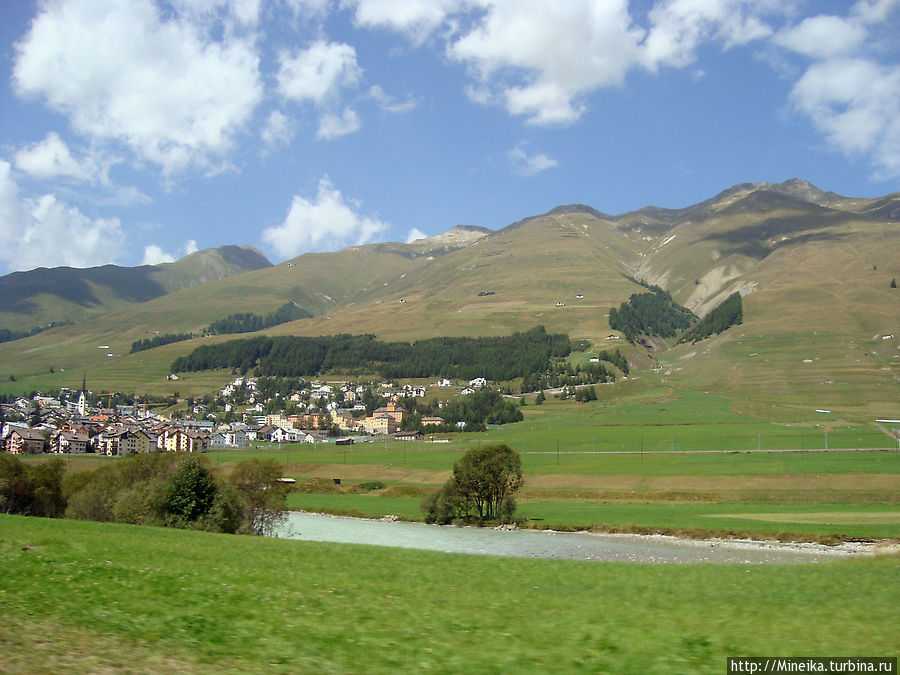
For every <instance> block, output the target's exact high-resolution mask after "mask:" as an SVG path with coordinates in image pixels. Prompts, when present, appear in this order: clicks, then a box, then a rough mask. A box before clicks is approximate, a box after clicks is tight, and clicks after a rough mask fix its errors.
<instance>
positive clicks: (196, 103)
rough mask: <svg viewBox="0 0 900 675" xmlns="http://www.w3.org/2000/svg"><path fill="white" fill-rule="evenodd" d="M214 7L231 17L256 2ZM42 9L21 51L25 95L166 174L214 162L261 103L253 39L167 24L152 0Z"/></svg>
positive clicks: (19, 80)
mask: <svg viewBox="0 0 900 675" xmlns="http://www.w3.org/2000/svg"><path fill="white" fill-rule="evenodd" d="M208 4H209V5H210V6H216V8H217V9H218V10H219V11H231V12H234V11H238V9H239V8H241V11H243V8H246V7H250V6H251V5H252V3H250V4H246V3H241V2H234V3H226V2H222V3H215V2H211V3H208ZM188 5H190V3H185V6H188ZM39 8H40V9H39V12H38V15H37V16H36V18H35V19H34V21H33V22H32V24H31V28H30V30H29V32H28V33H27V34H26V35H25V37H24V38H23V39H22V41H21V42H19V43H18V44H17V45H16V56H15V63H14V65H13V74H12V82H13V86H14V88H15V91H16V93H17V94H18V95H19V96H21V97H25V98H34V99H41V100H43V101H44V102H45V103H46V105H47V106H48V107H49V108H50V109H52V110H54V111H56V112H58V113H60V114H62V115H65V116H66V117H67V118H68V120H69V122H70V124H71V126H72V128H73V129H74V130H75V131H76V132H77V133H79V134H82V135H84V136H87V137H89V138H91V139H94V140H98V141H104V142H107V141H108V142H118V143H122V144H124V145H125V146H127V147H128V148H130V149H131V150H132V151H133V152H134V153H135V154H136V155H137V157H138V158H140V159H143V160H147V161H150V162H153V163H155V164H157V165H159V166H160V167H161V168H162V170H163V172H164V174H166V175H169V174H173V173H176V172H179V171H181V170H184V169H186V168H188V167H190V166H201V167H210V166H212V165H214V164H215V163H216V162H217V161H219V159H220V157H221V156H222V155H224V154H225V153H227V152H228V151H229V150H230V148H231V147H232V143H233V138H234V136H235V134H236V133H237V132H238V131H239V130H240V129H241V128H242V127H243V126H244V125H245V124H246V122H247V121H248V120H249V119H250V118H251V115H252V113H253V110H254V109H255V108H256V106H257V104H258V103H259V101H260V100H261V97H262V85H261V82H260V75H259V58H258V56H257V54H256V51H255V47H254V44H253V42H252V40H253V38H252V36H248V37H243V38H242V37H238V36H237V35H234V34H232V33H230V32H226V36H225V37H224V38H223V39H221V40H216V39H214V38H213V37H211V31H209V30H207V28H208V26H198V25H197V24H196V23H195V22H194V21H193V20H192V18H193V17H194V14H196V13H192V14H190V15H184V14H179V13H176V14H175V15H174V16H171V17H163V16H162V15H161V13H160V10H159V9H158V8H157V7H156V5H155V4H154V3H153V2H151V1H150V0H134V1H133V2H120V1H119V0H95V1H94V2H89V3H85V2H78V1H76V0H49V1H48V2H44V3H41V4H40V5H39ZM251 9H252V7H251ZM250 14H252V12H251V11H250V10H247V13H246V15H245V14H243V13H241V14H240V16H242V17H243V18H244V20H247V21H249V20H250V19H251V17H250ZM237 23H240V22H237V21H236V22H234V25H236V24H237Z"/></svg>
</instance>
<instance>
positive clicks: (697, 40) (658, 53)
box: [641, 0, 785, 70]
mask: <svg viewBox="0 0 900 675" xmlns="http://www.w3.org/2000/svg"><path fill="white" fill-rule="evenodd" d="M784 9H785V5H784V3H783V2H780V1H779V2H775V1H773V0H754V1H752V2H751V1H748V0H704V1H703V2H697V1H696V0H667V1H666V2H660V3H658V4H656V5H655V6H654V7H653V9H652V10H651V11H650V30H649V32H648V34H647V38H646V40H645V41H644V44H643V50H642V54H641V62H642V64H643V65H644V66H646V67H647V68H649V69H651V70H656V69H657V68H658V67H659V66H661V65H663V66H673V67H679V68H680V67H683V66H686V65H688V64H690V63H692V62H693V61H694V59H695V58H696V54H695V52H696V50H697V47H699V46H700V45H701V44H703V43H705V42H708V41H710V40H717V41H719V42H721V43H722V44H723V45H724V46H725V47H726V48H730V47H734V46H737V45H743V44H747V43H748V42H752V41H754V40H760V39H762V38H765V37H768V36H769V35H771V34H772V32H773V29H772V28H771V26H770V25H769V24H768V23H767V22H766V20H765V17H766V16H767V15H768V14H770V13H773V12H779V11H784Z"/></svg>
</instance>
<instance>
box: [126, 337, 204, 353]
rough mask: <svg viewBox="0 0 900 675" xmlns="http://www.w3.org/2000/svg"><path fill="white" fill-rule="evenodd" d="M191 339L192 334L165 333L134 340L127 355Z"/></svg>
mask: <svg viewBox="0 0 900 675" xmlns="http://www.w3.org/2000/svg"><path fill="white" fill-rule="evenodd" d="M192 337H194V334H193V333H165V334H163V335H154V336H153V337H152V338H141V339H140V340H135V341H134V342H132V343H131V351H130V352H128V353H129V354H134V353H135V352H142V351H144V350H146V349H153V348H155V347H162V346H163V345H170V344H172V343H173V342H184V341H185V340H190V339H191V338H192Z"/></svg>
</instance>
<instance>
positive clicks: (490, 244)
mask: <svg viewBox="0 0 900 675" xmlns="http://www.w3.org/2000/svg"><path fill="white" fill-rule="evenodd" d="M771 185H772V184H766V183H760V184H739V185H737V186H733V187H732V188H729V189H727V190H724V191H722V192H720V193H719V194H718V195H716V196H714V197H712V198H710V199H708V200H705V201H704V202H700V203H699V204H695V205H692V206H688V207H685V208H682V209H677V210H670V211H668V212H667V213H665V214H663V215H664V216H665V220H663V219H662V218H653V217H651V216H652V213H653V212H652V211H646V210H645V211H644V213H643V215H642V216H638V217H634V214H635V213H637V212H631V213H630V214H624V215H623V216H618V217H612V218H611V219H607V218H599V217H598V216H597V215H596V214H599V215H606V214H603V213H602V212H600V211H597V210H596V209H592V208H591V207H581V206H577V205H575V206H573V205H568V206H561V207H557V208H555V209H552V210H551V211H549V212H547V213H544V214H541V215H537V216H532V217H529V218H524V219H522V220H521V221H518V222H517V223H513V224H512V225H510V226H507V227H505V228H502V229H499V230H496V231H490V230H485V229H484V228H477V227H474V226H464V227H463V229H456V228H451V230H448V232H452V231H453V230H454V229H456V232H455V233H454V235H453V236H450V237H444V236H443V235H444V234H446V233H442V234H441V235H435V236H434V237H428V238H425V239H423V240H417V241H414V242H410V243H397V242H393V243H391V242H388V243H377V244H368V245H361V246H354V247H350V248H347V249H343V250H341V251H335V252H327V253H307V254H303V255H301V256H298V257H296V258H293V259H291V260H290V261H285V262H283V263H280V264H278V265H274V266H272V267H269V268H264V269H259V270H255V271H249V272H245V273H242V274H237V275H233V276H230V277H228V278H225V279H221V280H217V281H211V282H208V283H205V284H201V285H197V286H194V287H191V288H187V289H184V290H179V291H176V292H173V293H168V294H165V295H161V296H159V297H156V298H153V299H150V300H147V301H145V302H141V303H133V304H130V305H126V306H123V307H120V308H119V309H117V310H116V311H115V312H112V313H108V314H105V315H102V316H97V317H96V318H95V319H93V320H92V321H91V322H89V323H83V324H76V325H72V326H60V327H58V328H54V329H52V330H50V331H45V332H44V333H42V334H40V335H36V336H34V337H30V338H26V339H24V340H21V341H19V342H17V343H7V344H5V345H0V361H2V362H5V363H10V364H13V363H15V364H16V372H15V375H16V377H17V379H18V380H19V381H20V382H27V381H29V379H28V378H30V377H31V378H34V383H35V386H33V388H39V387H38V386H37V385H38V384H39V383H41V382H44V381H45V380H46V379H47V378H48V375H47V373H48V372H49V371H50V369H53V371H54V372H55V373H57V374H58V373H59V371H60V369H61V368H65V371H66V373H69V372H83V371H84V370H88V371H90V373H92V378H96V379H97V380H98V381H99V382H101V383H103V386H105V387H108V388H110V389H112V388H114V387H115V386H117V383H119V382H120V381H121V378H122V373H123V372H140V373H144V374H143V375H141V381H142V382H147V383H149V384H147V385H144V386H147V387H150V388H152V389H153V390H154V391H157V392H163V391H169V389H171V388H172V385H170V384H168V383H167V382H166V380H165V375H166V374H167V369H168V368H169V366H170V365H171V363H172V361H173V360H174V358H175V357H177V356H179V355H182V354H185V353H187V352H189V351H190V350H191V349H193V347H194V346H196V345H197V344H199V343H198V339H195V340H192V341H187V342H183V343H177V344H171V345H166V346H165V347H160V348H158V349H151V350H147V351H144V352H141V354H140V355H133V356H123V354H126V353H127V351H128V346H129V345H130V344H131V342H132V341H134V340H137V339H142V338H146V337H148V336H152V335H153V334H154V332H159V333H186V332H196V331H199V330H201V329H202V327H203V326H207V325H210V323H212V322H213V321H216V320H219V319H222V318H224V317H226V316H228V315H230V314H232V313H236V312H253V313H256V314H260V315H264V314H266V313H267V312H271V311H274V310H275V309H277V308H278V307H280V306H282V305H283V304H284V303H286V302H294V303H296V304H297V306H299V307H302V308H303V309H305V310H306V311H308V312H309V313H310V314H312V315H313V316H312V317H310V318H306V319H302V320H298V321H293V322H290V323H285V324H281V325H279V326H275V327H273V328H270V329H266V330H265V331H263V333H265V334H267V335H291V334H292V335H310V336H313V335H334V334H339V333H350V334H361V333H373V334H376V335H378V336H379V337H380V338H384V339H387V340H416V339H421V338H430V337H440V336H445V335H446V336H486V335H506V334H510V333H512V332H514V331H521V330H528V329H530V328H533V327H534V326H535V325H539V324H543V325H545V326H546V328H547V329H548V330H549V331H552V332H565V333H568V334H569V335H570V336H572V337H574V338H578V339H581V338H584V339H588V340H589V341H591V342H593V343H594V344H599V345H604V344H606V342H605V340H606V337H607V336H608V335H609V334H610V333H611V329H610V327H609V324H608V320H607V318H606V313H607V312H608V311H609V309H610V308H611V307H616V306H618V305H619V304H620V303H621V302H623V301H626V300H627V299H628V297H629V296H630V295H631V294H632V293H641V292H645V289H643V288H642V287H641V286H640V285H639V284H637V283H635V281H634V280H635V279H637V280H641V281H645V282H648V283H652V284H656V285H658V286H660V287H662V288H665V289H666V290H667V291H669V292H670V293H671V294H672V296H673V297H674V298H675V300H676V301H677V302H679V303H680V304H682V305H684V306H686V307H689V308H690V309H691V310H692V311H694V312H695V313H696V314H698V315H700V316H703V315H705V314H706V313H707V312H709V311H710V310H711V309H712V308H713V307H715V306H716V305H717V304H718V303H720V302H721V301H722V300H724V299H725V298H726V297H728V295H730V294H731V293H734V292H739V293H741V295H742V296H743V299H744V323H743V324H742V325H741V327H740V328H739V329H731V330H729V331H726V332H725V333H723V334H721V335H719V336H716V337H713V338H710V339H709V340H706V341H704V342H703V343H698V345H697V346H668V345H666V344H663V343H661V344H660V345H659V349H658V350H656V351H654V352H648V351H647V350H645V349H643V348H638V347H635V346H631V345H623V344H622V343H611V344H617V345H621V346H622V348H623V349H624V350H625V351H626V352H627V354H628V358H629V360H631V361H632V363H633V365H634V366H635V368H634V370H635V371H636V372H638V373H639V372H640V371H641V369H642V368H647V367H648V366H650V365H659V366H664V370H663V372H670V373H671V374H670V375H669V376H668V377H671V378H680V380H681V381H684V382H688V383H690V386H693V387H702V388H704V389H709V390H717V391H741V392H746V393H748V394H752V395H753V396H754V397H762V398H763V399H766V400H768V399H769V398H774V400H794V398H793V397H798V396H801V395H802V396H803V397H807V398H804V399H803V400H804V404H805V405H808V404H809V401H808V397H809V396H810V395H811V393H810V392H814V391H819V388H820V387H822V386H825V387H826V389H825V390H824V391H825V393H824V394H823V398H826V402H828V405H832V404H833V405H835V407H837V406H839V405H849V406H855V407H865V406H869V405H871V406H875V405H876V404H878V405H881V404H884V402H885V401H886V400H890V398H891V397H890V395H889V394H890V392H892V391H893V392H896V386H897V380H896V377H897V376H896V375H895V371H894V368H895V367H896V366H897V363H896V362H894V361H891V357H892V356H893V355H894V354H897V355H898V356H900V352H897V350H896V349H895V348H894V344H893V343H892V342H884V343H883V342H882V341H881V336H884V335H893V334H900V296H898V295H897V294H896V291H895V290H892V289H891V288H890V287H889V286H890V281H891V278H893V277H900V223H898V222H897V221H896V220H891V219H889V218H885V217H883V216H880V215H879V214H882V213H884V212H886V211H885V209H887V210H888V211H889V210H890V208H891V207H892V204H893V203H894V196H892V195H886V196H884V197H876V198H872V199H862V198H860V199H857V198H846V197H840V198H835V197H832V196H830V194H832V193H826V192H822V191H819V190H818V188H815V189H813V188H812V187H810V186H809V184H806V183H805V182H802V183H801V182H799V181H795V182H793V183H790V185H788V189H787V190H772V189H768V188H769V187H771ZM779 185H783V184H779ZM748 186H749V187H748ZM751 188H753V189H751ZM790 192H793V193H795V194H789V193H790ZM798 193H803V194H810V195H812V197H813V198H815V199H816V200H817V201H823V202H827V203H829V204H830V206H826V205H824V204H818V203H814V202H809V201H806V200H805V199H804V198H803V197H802V196H798ZM820 193H821V194H820ZM821 195H825V196H824V197H822V196H821ZM648 209H652V207H648ZM873 213H874V215H873ZM642 221H643V222H645V223H649V225H646V224H642ZM454 237H456V238H454ZM223 339H228V338H227V336H226V337H223V336H214V337H212V338H203V339H202V340H204V342H203V344H206V343H208V341H212V342H216V341H220V340H223ZM745 343H746V344H747V345H752V346H750V347H749V348H747V347H744V346H743V345H744V344H745ZM97 345H108V346H110V349H109V350H104V351H103V353H99V352H98V349H97ZM107 351H108V353H112V354H114V355H118V357H117V358H115V359H113V358H108V357H106V353H107ZM22 355H27V356H22ZM759 355H762V358H757V356H759ZM129 364H131V365H129ZM133 369H136V370H133ZM211 377H212V376H211ZM827 382H842V383H843V384H844V385H845V386H843V387H842V388H837V387H835V388H827V387H828V386H827V385H823V384H822V383H827ZM76 384H77V383H76ZM118 386H121V385H118ZM129 386H132V385H129ZM188 386H198V385H187V384H185V383H184V382H180V383H178V385H177V388H178V389H179V391H185V390H186V389H185V388H186V387H188ZM845 390H846V392H847V393H846V394H841V393H839V392H843V391H845ZM826 395H827V396H826ZM893 398H894V399H896V398H897V397H896V396H894V397H893ZM828 405H825V403H820V404H817V406H818V407H823V406H824V407H828ZM873 409H874V408H873ZM879 414H884V413H879ZM892 414H893V413H892ZM897 414H900V410H898V411H897Z"/></svg>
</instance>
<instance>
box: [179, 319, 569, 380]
mask: <svg viewBox="0 0 900 675" xmlns="http://www.w3.org/2000/svg"><path fill="white" fill-rule="evenodd" d="M570 351H571V347H570V344H569V338H568V336H567V335H564V334H559V333H555V334H551V333H547V332H546V330H545V329H544V327H543V326H537V327H535V328H533V329H531V330H529V331H527V332H525V333H514V334H512V335H510V336H505V337H479V338H470V337H456V338H452V337H440V338H431V339H428V340H419V341H417V342H414V343H412V344H410V343H407V342H381V341H380V340H376V339H375V336H374V335H348V334H341V335H330V336H321V337H299V336H279V337H257V338H250V339H245V340H229V341H228V342H224V343H221V344H217V345H202V346H200V347H198V348H196V349H195V350H194V351H193V352H191V353H190V354H188V355H187V356H182V357H179V358H178V359H176V360H175V362H174V363H173V364H172V371H173V372H190V371H199V370H214V369H217V368H234V369H237V370H239V371H240V372H241V373H242V374H246V373H247V372H249V371H251V370H252V371H253V372H254V374H255V375H257V376H262V375H268V376H276V377H300V376H315V375H321V374H324V373H327V372H343V373H350V374H360V373H377V374H378V375H379V376H381V377H384V378H387V379H393V378H416V377H446V378H457V379H472V378H475V377H485V378H487V379H491V380H500V381H505V380H512V379H515V378H517V377H524V376H525V375H527V374H530V373H534V372H543V371H545V370H547V368H548V367H549V365H550V362H551V359H553V358H559V357H565V356H568V354H569V353H570Z"/></svg>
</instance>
